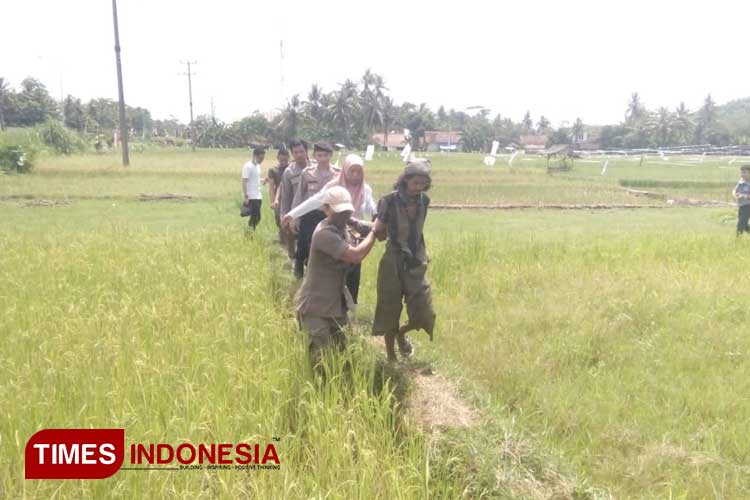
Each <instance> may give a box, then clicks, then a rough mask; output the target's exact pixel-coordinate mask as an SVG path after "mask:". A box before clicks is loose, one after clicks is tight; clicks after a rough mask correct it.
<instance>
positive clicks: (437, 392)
mask: <svg viewBox="0 0 750 500" xmlns="http://www.w3.org/2000/svg"><path fill="white" fill-rule="evenodd" d="M368 342H369V343H370V345H372V346H373V347H374V348H375V349H378V350H379V351H380V352H385V343H384V342H383V337H369V338H368ZM396 366H397V368H398V369H399V370H401V372H402V373H403V374H404V375H406V377H407V379H408V380H409V381H410V383H411V384H412V385H411V387H410V390H409V391H408V392H407V396H406V401H404V409H405V417H406V418H407V419H409V420H410V421H411V422H413V423H414V424H415V425H416V426H417V427H418V428H419V429H420V430H422V431H425V432H435V431H439V430H443V429H456V428H463V427H471V426H473V425H475V424H476V423H477V422H478V421H479V417H480V415H479V411H478V410H477V409H476V408H475V407H474V406H473V405H472V404H471V403H469V402H468V401H466V400H465V399H464V398H463V397H461V394H460V393H459V390H458V387H457V386H456V384H455V383H454V382H453V381H451V380H449V379H447V378H446V377H444V376H443V375H441V374H440V373H437V372H435V370H434V369H433V368H431V367H430V366H427V365H425V364H421V363H418V362H410V361H406V362H399V363H398V364H397V365H396Z"/></svg>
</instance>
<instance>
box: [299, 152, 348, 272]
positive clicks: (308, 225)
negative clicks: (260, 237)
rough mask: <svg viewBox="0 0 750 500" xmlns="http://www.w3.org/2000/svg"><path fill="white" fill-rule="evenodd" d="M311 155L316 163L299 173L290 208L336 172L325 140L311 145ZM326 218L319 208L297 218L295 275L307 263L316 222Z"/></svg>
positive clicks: (315, 190)
mask: <svg viewBox="0 0 750 500" xmlns="http://www.w3.org/2000/svg"><path fill="white" fill-rule="evenodd" d="M313 156H314V157H315V160H316V161H317V165H313V166H310V167H307V168H305V169H304V170H303V171H302V174H301V175H300V180H299V185H298V186H297V193H296V194H295V195H294V200H293V201H292V208H294V207H296V206H297V205H299V204H300V203H302V202H303V201H306V200H307V199H308V198H310V197H311V196H314V195H315V194H317V193H318V192H319V191H321V190H322V189H323V186H325V185H326V184H328V182H329V181H331V180H332V179H333V178H334V177H335V176H336V174H337V172H336V171H334V170H333V168H332V167H331V157H332V156H333V147H331V145H330V144H328V143H327V142H318V143H316V144H315V146H314V147H313ZM325 218H326V215H325V213H323V212H322V211H320V210H313V211H312V212H309V213H307V214H305V215H303V216H302V217H301V218H300V220H299V233H298V234H297V252H296V253H295V255H294V258H295V266H294V270H295V273H294V274H295V275H296V276H297V277H298V278H301V277H302V276H301V275H300V273H299V271H302V269H303V266H305V265H307V259H308V257H309V256H310V242H311V241H312V235H313V232H314V231H315V228H316V227H317V226H318V223H320V221H322V220H323V219H325Z"/></svg>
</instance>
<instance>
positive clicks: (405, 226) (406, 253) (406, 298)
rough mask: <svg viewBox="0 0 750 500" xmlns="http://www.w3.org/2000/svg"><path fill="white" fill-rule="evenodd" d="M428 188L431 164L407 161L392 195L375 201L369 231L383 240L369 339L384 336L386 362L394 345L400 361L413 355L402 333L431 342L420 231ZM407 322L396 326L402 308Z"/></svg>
mask: <svg viewBox="0 0 750 500" xmlns="http://www.w3.org/2000/svg"><path fill="white" fill-rule="evenodd" d="M431 183H432V165H431V164H430V160H427V159H423V158H418V159H415V160H412V161H410V162H409V163H408V164H407V165H406V168H405V170H404V173H403V174H402V175H401V176H400V177H399V178H398V181H397V182H396V185H395V186H394V191H393V192H392V193H389V194H387V195H385V196H383V198H381V199H380V202H379V203H378V213H377V219H376V220H375V227H374V229H373V231H374V232H375V235H376V236H377V238H378V239H380V240H384V239H386V238H387V239H388V244H387V246H386V251H385V253H384V254H383V257H382V259H381V260H380V266H379V267H378V302H377V305H376V307H375V319H374V322H373V330H372V333H373V335H384V336H385V346H386V352H387V355H388V360H389V361H396V359H397V358H396V350H395V344H396V343H398V348H399V352H400V353H401V356H402V357H404V358H409V357H411V356H412V355H413V353H414V348H413V347H412V345H411V342H410V341H409V339H408V337H407V336H406V333H407V332H409V331H411V330H419V329H423V330H425V331H426V332H427V334H428V335H429V336H430V340H432V333H433V330H434V328H435V310H434V309H433V306H432V294H431V288H430V283H429V282H428V281H427V279H426V277H425V274H426V272H427V263H428V257H427V249H426V247H425V241H424V235H423V229H424V223H425V219H426V218H427V208H428V207H429V205H430V199H429V198H428V197H427V195H426V194H425V192H426V191H427V190H429V189H430V185H431ZM404 302H405V303H406V312H407V314H408V322H407V323H406V324H405V325H403V326H399V321H400V318H401V310H402V309H403V303H404Z"/></svg>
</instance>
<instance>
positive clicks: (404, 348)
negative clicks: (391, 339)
mask: <svg viewBox="0 0 750 500" xmlns="http://www.w3.org/2000/svg"><path fill="white" fill-rule="evenodd" d="M396 342H397V343H398V352H399V353H401V357H403V358H404V359H409V358H411V357H412V356H414V346H413V345H412V343H411V341H410V340H409V337H407V336H406V333H401V331H400V330H399V333H398V335H397V336H396Z"/></svg>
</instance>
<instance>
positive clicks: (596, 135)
mask: <svg viewBox="0 0 750 500" xmlns="http://www.w3.org/2000/svg"><path fill="white" fill-rule="evenodd" d="M601 134H602V129H601V127H590V126H587V127H585V128H584V131H583V133H582V134H579V135H578V136H577V137H572V138H571V139H572V140H573V146H574V148H575V149H577V150H579V151H595V150H598V149H601V148H602V145H601Z"/></svg>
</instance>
